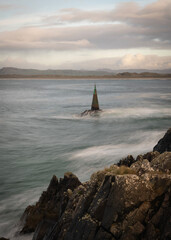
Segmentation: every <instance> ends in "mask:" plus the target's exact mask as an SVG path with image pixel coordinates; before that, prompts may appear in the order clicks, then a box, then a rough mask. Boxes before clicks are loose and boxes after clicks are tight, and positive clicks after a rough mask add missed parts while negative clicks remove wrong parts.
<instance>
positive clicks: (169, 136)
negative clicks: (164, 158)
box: [153, 128, 171, 153]
mask: <svg viewBox="0 0 171 240" xmlns="http://www.w3.org/2000/svg"><path fill="white" fill-rule="evenodd" d="M153 151H158V152H159V153H163V152H166V151H167V152H171V128H169V130H168V131H167V132H166V134H165V135H164V137H163V138H162V139H160V140H159V142H158V143H157V145H156V146H155V147H154V148H153Z"/></svg>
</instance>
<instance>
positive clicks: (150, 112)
mask: <svg viewBox="0 0 171 240" xmlns="http://www.w3.org/2000/svg"><path fill="white" fill-rule="evenodd" d="M101 115H102V116H103V117H115V118H151V117H163V116H169V117H170V116H171V108H113V109H105V110H103V111H102V114H101Z"/></svg>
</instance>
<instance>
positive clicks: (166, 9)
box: [0, 0, 171, 68]
mask: <svg viewBox="0 0 171 240" xmlns="http://www.w3.org/2000/svg"><path fill="white" fill-rule="evenodd" d="M170 12H171V1H170V0H158V1H156V2H153V3H151V4H148V5H145V6H144V7H142V6H140V5H139V4H137V3H136V2H134V1H132V2H127V3H126V2H124V3H122V4H118V5H117V6H116V7H115V8H113V9H110V10H92V11H88V10H81V9H75V8H70V9H63V10H61V11H59V12H58V13H57V14H55V15H54V14H53V15H49V16H48V17H40V15H39V16H35V17H34V15H33V16H31V17H30V18H29V17H28V16H27V17H28V18H27V19H26V20H27V21H26V20H25V21H24V19H23V17H25V16H21V19H20V18H19V19H16V22H17V24H19V25H20V24H21V26H22V27H21V28H19V29H16V30H11V31H1V32H0V50H1V52H3V54H7V55H9V54H11V53H12V52H18V53H21V52H22V53H25V55H27V54H28V53H29V54H32V55H34V54H33V53H35V52H36V53H37V55H40V53H41V52H43V51H45V52H48V51H50V52H53V53H54V54H55V53H56V52H58V54H59V52H61V53H62V52H67V51H68V52H69V54H72V55H73V61H72V62H73V64H72V62H68V63H67V64H66V66H68V67H69V66H70V65H71V66H73V67H74V66H75V65H74V64H75V63H76V65H77V66H80V68H82V67H84V66H86V64H87V66H89V67H90V68H91V66H93V65H96V64H98V65H99V68H100V66H102V65H105V66H106V67H107V65H108V66H109V67H113V66H116V67H119V68H122V67H124V68H127V67H129V68H130V67H131V66H134V65H135V66H139V67H141V66H146V67H148V66H149V67H150V68H153V67H156V68H160V66H162V67H164V68H167V67H169V66H170V65H169V62H168V58H167V57H166V58H161V57H157V56H154V55H148V57H147V56H145V55H143V54H141V55H137V54H136V55H135V54H134V55H133V54H131V55H126V54H125V56H124V57H122V58H110V59H109V58H106V57H105V51H104V52H103V58H102V59H99V60H97V61H95V60H94V61H95V62H92V64H90V61H89V62H88V63H86V62H81V61H80V62H75V63H74V61H75V60H74V58H75V52H76V51H77V52H78V51H81V50H85V49H86V50H89V51H91V50H93V51H101V50H108V51H109V50H112V51H113V50H114V49H115V50H118V49H122V51H123V50H125V52H126V50H127V49H140V51H139V52H140V53H142V52H143V49H151V52H152V51H153V52H154V50H161V51H162V50H163V49H165V50H168V53H169V51H170V48H171V31H170V23H171V14H170ZM4 21H5V22H3V23H2V24H4V23H6V24H7V25H8V24H10V19H5V20H4ZM12 22H14V23H15V21H12ZM22 22H23V25H22ZM26 23H27V24H26ZM15 24H16V23H15ZM24 24H25V25H24ZM11 25H12V23H11ZM28 25H30V26H28ZM31 25H32V26H31ZM26 26H27V27H26ZM71 52H72V53H71ZM65 56H66V61H67V56H68V53H66V55H65ZM106 56H107V55H106ZM113 56H116V55H113ZM23 58H24V57H23ZM59 58H60V54H59ZM47 61H49V59H47ZM66 61H65V62H66ZM92 61H93V60H92ZM169 61H170V58H169ZM40 62H41V59H40ZM25 64H26V63H25ZM61 64H63V63H61ZM138 64H139V65H138ZM60 66H61V67H63V65H60ZM93 67H94V66H93ZM102 68H103V67H102Z"/></svg>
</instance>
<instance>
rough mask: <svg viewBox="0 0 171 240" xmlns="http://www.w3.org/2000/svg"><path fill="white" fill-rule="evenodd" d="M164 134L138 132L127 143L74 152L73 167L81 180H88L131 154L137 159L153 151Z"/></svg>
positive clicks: (71, 156) (71, 159) (72, 157)
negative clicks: (100, 170) (138, 156)
mask: <svg viewBox="0 0 171 240" xmlns="http://www.w3.org/2000/svg"><path fill="white" fill-rule="evenodd" d="M163 134H164V132H163V131H161V132H157V131H154V132H152V131H149V132H142V131H138V132H136V133H135V134H134V135H132V136H130V137H129V139H127V143H124V142H123V143H120V144H115V145H114V144H108V145H100V146H93V147H88V148H85V149H82V150H79V151H75V152H74V153H73V152H72V153H70V157H69V159H70V161H71V167H72V169H74V171H75V172H74V173H75V174H76V175H77V176H78V177H79V178H80V179H81V180H88V178H89V177H90V175H91V174H92V173H93V172H95V171H97V170H99V169H102V168H104V167H105V166H108V165H111V164H114V163H117V162H118V161H119V160H120V159H121V158H124V157H126V156H127V155H129V154H131V155H133V156H134V157H136V156H137V155H138V154H143V153H146V152H148V151H152V149H153V147H154V146H155V144H156V143H157V142H158V140H159V139H160V138H161V137H162V136H163Z"/></svg>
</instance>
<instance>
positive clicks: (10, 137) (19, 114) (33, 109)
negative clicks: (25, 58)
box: [0, 80, 171, 239]
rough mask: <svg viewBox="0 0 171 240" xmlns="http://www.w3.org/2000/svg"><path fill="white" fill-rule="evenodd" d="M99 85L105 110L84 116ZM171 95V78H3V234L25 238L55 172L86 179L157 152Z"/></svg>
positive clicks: (0, 111)
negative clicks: (26, 213)
mask: <svg viewBox="0 0 171 240" xmlns="http://www.w3.org/2000/svg"><path fill="white" fill-rule="evenodd" d="M94 83H96V85H97V91H98V97H99V103H100V107H101V109H103V112H102V113H101V114H100V115H99V116H96V117H88V116H87V117H80V115H79V114H80V113H81V112H83V111H84V110H86V109H89V108H90V105H91V101H92V94H93V88H94ZM170 93H171V81H170V80H1V81H0V183H1V184H0V216H1V218H0V236H6V237H10V239H19V238H18V237H16V238H14V237H11V236H12V234H13V232H14V225H15V224H16V223H17V222H18V220H19V218H20V216H21V213H22V212H23V210H24V209H25V207H26V206H27V205H28V204H32V203H34V202H35V201H37V200H38V198H39V196H40V194H41V192H42V190H45V189H46V187H47V185H48V184H49V181H50V179H51V177H52V175H53V174H55V175H57V177H62V176H63V174H64V172H66V171H72V172H74V173H75V174H76V175H77V176H78V177H79V179H80V180H81V181H85V180H88V179H89V177H90V175H91V174H92V173H93V172H94V171H96V170H98V169H100V168H103V167H105V166H107V165H110V164H113V163H116V162H117V161H118V160H119V159H121V158H122V157H125V156H127V155H128V154H133V155H134V156H136V155H137V154H140V153H145V152H147V151H151V150H152V149H153V146H154V145H155V144H156V143H157V141H158V140H159V139H160V138H161V137H162V136H163V134H164V133H165V131H166V130H167V129H168V128H169V127H170V123H171V122H170V120H171V109H170V106H171V94H170ZM22 239H23V237H22Z"/></svg>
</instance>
